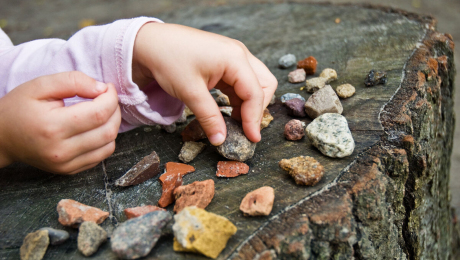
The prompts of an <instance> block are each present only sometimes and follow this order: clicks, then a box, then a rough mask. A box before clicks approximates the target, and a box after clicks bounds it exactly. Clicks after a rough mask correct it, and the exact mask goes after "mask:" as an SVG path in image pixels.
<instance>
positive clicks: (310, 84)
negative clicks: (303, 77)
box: [305, 77, 327, 93]
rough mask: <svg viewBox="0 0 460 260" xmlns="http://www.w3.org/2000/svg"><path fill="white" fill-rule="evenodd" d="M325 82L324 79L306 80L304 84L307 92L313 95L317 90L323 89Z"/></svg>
mask: <svg viewBox="0 0 460 260" xmlns="http://www.w3.org/2000/svg"><path fill="white" fill-rule="evenodd" d="M326 80H327V79H326V78H321V77H318V78H311V79H308V80H307V81H306V82H305V87H306V89H307V92H309V93H313V92H315V91H318V90H319V89H322V88H324V86H326Z"/></svg>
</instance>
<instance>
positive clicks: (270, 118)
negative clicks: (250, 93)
mask: <svg viewBox="0 0 460 260" xmlns="http://www.w3.org/2000/svg"><path fill="white" fill-rule="evenodd" d="M271 121H273V116H272V115H271V114H270V111H269V110H268V109H267V108H266V109H264V114H263V116H262V121H261V122H260V130H262V129H264V128H265V127H267V126H268V125H269V124H270V122H271Z"/></svg>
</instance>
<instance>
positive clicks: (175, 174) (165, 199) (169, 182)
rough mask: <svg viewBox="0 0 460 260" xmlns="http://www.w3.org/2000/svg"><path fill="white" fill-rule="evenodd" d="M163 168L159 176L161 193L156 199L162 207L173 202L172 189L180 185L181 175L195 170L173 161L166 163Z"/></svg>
mask: <svg viewBox="0 0 460 260" xmlns="http://www.w3.org/2000/svg"><path fill="white" fill-rule="evenodd" d="M165 168H166V172H165V173H164V174H163V175H161V176H160V182H161V186H162V189H163V193H162V194H161V198H160V200H159V201H158V205H159V206H160V207H162V208H164V207H166V206H168V205H169V204H171V203H173V201H174V190H175V189H176V188H177V187H179V186H181V185H182V177H184V175H186V174H188V173H191V172H194V171H195V168H194V167H193V166H190V165H187V164H183V163H175V162H168V163H166V166H165Z"/></svg>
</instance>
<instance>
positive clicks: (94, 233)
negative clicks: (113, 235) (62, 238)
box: [77, 221, 107, 256]
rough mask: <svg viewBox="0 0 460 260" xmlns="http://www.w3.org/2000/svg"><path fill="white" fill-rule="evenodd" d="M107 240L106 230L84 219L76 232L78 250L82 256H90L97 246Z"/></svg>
mask: <svg viewBox="0 0 460 260" xmlns="http://www.w3.org/2000/svg"><path fill="white" fill-rule="evenodd" d="M105 241H107V232H106V231H105V230H104V229H103V228H101V227H100V226H99V225H98V224H96V223H94V222H91V221H85V222H83V223H81V225H80V228H79V232H78V238H77V243H78V250H80V252H81V253H82V254H83V255H84V256H90V255H92V254H94V253H96V252H97V250H98V249H99V246H100V245H101V244H102V243H104V242H105Z"/></svg>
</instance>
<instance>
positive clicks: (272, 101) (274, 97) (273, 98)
mask: <svg viewBox="0 0 460 260" xmlns="http://www.w3.org/2000/svg"><path fill="white" fill-rule="evenodd" d="M275 102H276V96H275V94H273V96H272V99H270V103H269V105H273V104H275Z"/></svg>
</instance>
